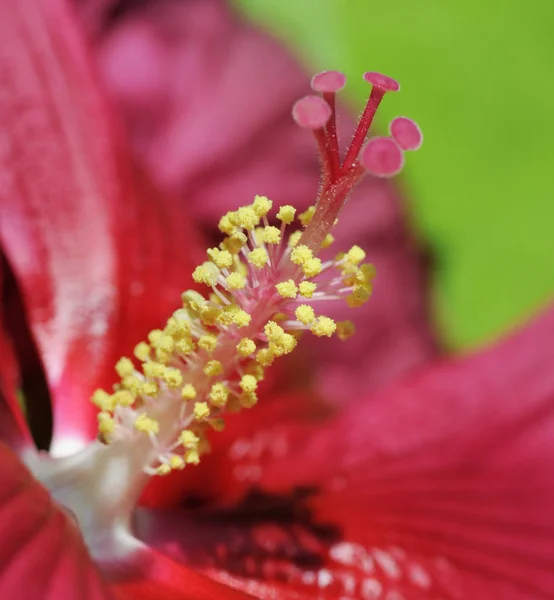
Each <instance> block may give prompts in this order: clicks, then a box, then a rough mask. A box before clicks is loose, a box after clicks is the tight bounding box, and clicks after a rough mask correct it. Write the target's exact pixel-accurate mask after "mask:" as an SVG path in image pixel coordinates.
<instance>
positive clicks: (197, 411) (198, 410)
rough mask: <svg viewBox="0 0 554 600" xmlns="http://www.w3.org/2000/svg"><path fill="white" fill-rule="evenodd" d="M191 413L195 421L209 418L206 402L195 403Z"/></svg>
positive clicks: (208, 408)
mask: <svg viewBox="0 0 554 600" xmlns="http://www.w3.org/2000/svg"><path fill="white" fill-rule="evenodd" d="M192 412H193V414H194V418H195V419H198V420H199V421H203V420H204V419H207V418H208V417H209V416H210V407H209V406H208V403H207V402H195V404H194V409H193V411H192Z"/></svg>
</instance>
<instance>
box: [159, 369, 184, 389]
mask: <svg viewBox="0 0 554 600" xmlns="http://www.w3.org/2000/svg"><path fill="white" fill-rule="evenodd" d="M163 380H164V381H165V383H166V384H167V387H169V388H178V387H181V385H182V383H183V376H182V374H181V371H179V369H174V368H170V369H166V370H165V371H164V374H163Z"/></svg>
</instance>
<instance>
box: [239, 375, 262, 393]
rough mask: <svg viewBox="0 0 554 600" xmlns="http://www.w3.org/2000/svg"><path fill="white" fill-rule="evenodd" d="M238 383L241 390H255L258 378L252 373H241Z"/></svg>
mask: <svg viewBox="0 0 554 600" xmlns="http://www.w3.org/2000/svg"><path fill="white" fill-rule="evenodd" d="M239 385H240V388H241V390H242V391H243V392H255V391H256V388H257V387H258V380H257V379H256V378H255V377H254V376H253V375H243V376H242V378H241V380H240V383H239Z"/></svg>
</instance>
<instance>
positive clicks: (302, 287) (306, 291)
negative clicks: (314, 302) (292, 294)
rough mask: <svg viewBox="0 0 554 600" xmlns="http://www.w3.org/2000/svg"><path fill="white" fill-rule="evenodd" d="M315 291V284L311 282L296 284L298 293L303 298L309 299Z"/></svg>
mask: <svg viewBox="0 0 554 600" xmlns="http://www.w3.org/2000/svg"><path fill="white" fill-rule="evenodd" d="M316 289H317V283H314V282H313V281H301V282H300V283H299V284H298V291H299V292H300V295H301V296H304V298H311V297H312V296H313V295H314V292H315V291H316Z"/></svg>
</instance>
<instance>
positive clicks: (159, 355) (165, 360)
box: [156, 348, 171, 365]
mask: <svg viewBox="0 0 554 600" xmlns="http://www.w3.org/2000/svg"><path fill="white" fill-rule="evenodd" d="M156 360H157V361H158V362H159V363H161V364H162V365H167V364H169V362H170V360H171V352H167V351H166V350H162V349H161V348H156Z"/></svg>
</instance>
